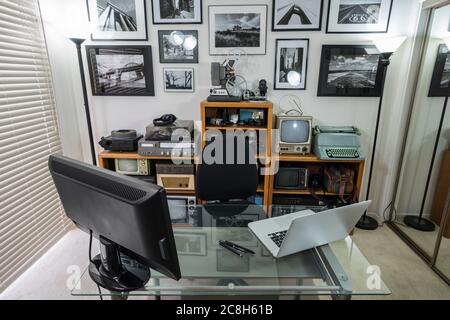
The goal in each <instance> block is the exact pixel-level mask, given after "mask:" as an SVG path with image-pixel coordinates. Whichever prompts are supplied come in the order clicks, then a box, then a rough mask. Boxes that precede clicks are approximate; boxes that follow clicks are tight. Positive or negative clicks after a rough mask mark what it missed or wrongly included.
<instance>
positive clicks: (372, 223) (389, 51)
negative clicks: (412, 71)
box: [356, 37, 406, 230]
mask: <svg viewBox="0 0 450 320" xmlns="http://www.w3.org/2000/svg"><path fill="white" fill-rule="evenodd" d="M405 40H406V37H396V38H387V39H379V40H374V41H373V42H374V44H375V46H376V47H377V49H378V51H379V52H381V54H380V67H381V68H382V70H381V72H382V83H381V96H380V103H379V105H378V114H377V122H376V127H375V138H374V141H373V149H372V159H371V162H370V169H369V181H368V185H367V192H366V200H369V199H370V188H371V185H372V175H373V166H374V164H375V156H376V154H375V153H376V150H377V142H378V133H379V129H380V120H381V111H382V106H383V93H384V83H385V81H386V74H387V69H388V67H389V65H390V64H391V60H390V59H391V57H392V55H393V54H394V52H395V51H397V49H398V48H400V46H401V45H402V44H403V42H405ZM356 227H357V228H358V229H362V230H376V229H377V228H378V221H377V220H375V219H374V218H372V217H369V216H368V215H367V211H366V212H364V215H363V216H362V218H361V219H360V220H359V222H358V224H357V225H356Z"/></svg>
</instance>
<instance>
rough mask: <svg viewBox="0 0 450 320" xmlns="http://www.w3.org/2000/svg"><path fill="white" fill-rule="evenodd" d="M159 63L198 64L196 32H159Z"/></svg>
mask: <svg viewBox="0 0 450 320" xmlns="http://www.w3.org/2000/svg"><path fill="white" fill-rule="evenodd" d="M158 38H159V39H158V40H159V61H160V62H161V63H198V31H197V30H182V31H176V30H159V31H158Z"/></svg>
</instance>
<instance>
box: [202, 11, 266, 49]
mask: <svg viewBox="0 0 450 320" xmlns="http://www.w3.org/2000/svg"><path fill="white" fill-rule="evenodd" d="M266 32H267V6H266V5H248V6H241V5H236V6H209V54H210V55H227V54H228V53H230V51H231V50H233V49H241V50H244V51H245V52H246V54H248V55H258V54H259V55H264V54H266Z"/></svg>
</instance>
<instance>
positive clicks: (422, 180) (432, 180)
mask: <svg viewBox="0 0 450 320" xmlns="http://www.w3.org/2000/svg"><path fill="white" fill-rule="evenodd" d="M449 23H450V5H447V6H445V7H441V8H438V9H434V10H433V11H432V14H431V20H430V24H429V30H428V33H427V39H426V46H425V49H424V54H423V59H422V61H421V66H420V74H419V79H418V83H417V87H416V90H415V96H414V105H413V109H412V115H411V121H410V124H409V130H408V137H407V142H406V147H405V152H404V155H403V163H402V168H401V174H400V180H399V184H398V190H397V196H396V199H395V205H394V210H393V216H392V218H393V219H394V223H395V225H396V227H397V228H398V230H399V231H401V233H402V234H403V235H404V236H406V238H407V240H409V241H410V242H412V243H413V245H414V246H415V247H416V248H418V249H419V250H420V251H421V253H422V254H423V255H424V256H425V257H426V258H427V259H428V260H429V261H430V262H431V260H432V258H433V255H434V253H435V247H436V243H437V240H438V236H439V224H438V223H436V220H435V219H433V217H432V210H433V203H434V199H435V194H436V192H437V191H438V183H439V176H440V175H441V172H440V168H441V163H442V159H443V157H444V155H445V153H446V151H447V150H448V144H449V139H448V131H449V130H450V117H449V112H447V100H448V98H447V96H448V93H449V81H448V80H449V77H450V68H449V67H450V59H448V60H447V58H448V57H450V55H449V50H448V47H447V45H446V41H447V40H448V39H450V38H449V37H450V32H449Z"/></svg>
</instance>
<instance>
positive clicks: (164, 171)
mask: <svg viewBox="0 0 450 320" xmlns="http://www.w3.org/2000/svg"><path fill="white" fill-rule="evenodd" d="M194 171H195V170H194V165H189V164H188V165H173V164H156V180H157V182H158V185H160V186H161V187H164V188H165V189H166V190H169V191H170V190H172V191H194V190H195V174H194Z"/></svg>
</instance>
